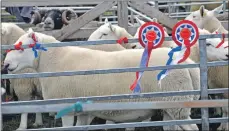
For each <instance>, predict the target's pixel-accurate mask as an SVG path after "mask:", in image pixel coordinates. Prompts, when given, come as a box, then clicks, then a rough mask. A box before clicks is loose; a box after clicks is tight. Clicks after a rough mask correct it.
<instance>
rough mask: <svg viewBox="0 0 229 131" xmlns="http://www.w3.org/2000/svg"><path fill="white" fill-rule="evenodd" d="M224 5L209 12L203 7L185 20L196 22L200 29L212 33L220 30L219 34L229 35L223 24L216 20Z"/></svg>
mask: <svg viewBox="0 0 229 131" xmlns="http://www.w3.org/2000/svg"><path fill="white" fill-rule="evenodd" d="M222 8H223V5H221V6H219V7H217V8H215V9H214V10H211V11H209V10H207V9H205V7H204V6H203V5H202V6H201V7H200V9H199V10H197V11H194V12H192V13H191V14H190V15H188V16H187V17H186V18H185V19H186V20H190V21H192V22H194V23H195V24H196V25H197V26H198V27H199V28H200V29H206V30H208V31H209V32H210V33H212V32H214V31H216V30H218V32H219V33H225V34H228V31H227V30H226V29H225V28H224V27H223V26H222V24H221V22H220V21H219V20H218V19H217V18H216V16H217V15H219V12H220V11H221V10H222Z"/></svg>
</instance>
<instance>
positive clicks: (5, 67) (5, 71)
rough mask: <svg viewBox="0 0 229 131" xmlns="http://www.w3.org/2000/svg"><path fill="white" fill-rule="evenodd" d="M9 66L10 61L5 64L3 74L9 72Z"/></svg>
mask: <svg viewBox="0 0 229 131" xmlns="http://www.w3.org/2000/svg"><path fill="white" fill-rule="evenodd" d="M9 66H10V64H8V63H6V64H4V65H3V68H2V70H1V73H2V74H7V72H8V71H7V69H8V67H9Z"/></svg>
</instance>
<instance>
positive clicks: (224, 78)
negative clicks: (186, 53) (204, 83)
mask: <svg viewBox="0 0 229 131" xmlns="http://www.w3.org/2000/svg"><path fill="white" fill-rule="evenodd" d="M199 32H200V34H211V33H210V32H208V31H207V30H204V29H203V30H201V29H199ZM220 42H221V39H220V38H214V39H207V40H206V44H207V54H208V55H207V57H208V61H209V62H211V61H218V60H220V61H227V60H228V41H225V42H224V44H223V45H222V46H221V47H220V48H216V46H217V45H218V44H219V43H220ZM189 58H191V59H192V60H193V61H195V62H196V63H198V62H199V61H200V60H199V44H198V43H197V44H195V45H194V46H193V47H192V48H191V53H190V57H189ZM208 86H209V88H228V66H217V67H209V68H208ZM226 94H227V93H225V94H224V96H227V95H226ZM225 98H226V99H228V97H225ZM222 109H223V116H224V117H228V111H227V110H228V109H227V108H222ZM218 129H220V130H223V129H226V130H228V124H227V123H222V124H221V126H220V127H219V128H218Z"/></svg>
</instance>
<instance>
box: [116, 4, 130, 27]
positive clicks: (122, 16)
mask: <svg viewBox="0 0 229 131" xmlns="http://www.w3.org/2000/svg"><path fill="white" fill-rule="evenodd" d="M127 7H128V5H127V2H126V1H118V8H117V9H118V10H117V12H118V25H119V26H121V27H123V28H125V29H126V30H127V29H128V14H129V13H128V8H127Z"/></svg>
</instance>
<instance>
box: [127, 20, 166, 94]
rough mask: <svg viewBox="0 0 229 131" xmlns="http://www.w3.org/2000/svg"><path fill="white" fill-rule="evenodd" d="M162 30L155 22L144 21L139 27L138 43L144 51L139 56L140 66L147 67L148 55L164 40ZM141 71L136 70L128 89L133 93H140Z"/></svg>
mask: <svg viewBox="0 0 229 131" xmlns="http://www.w3.org/2000/svg"><path fill="white" fill-rule="evenodd" d="M164 37H165V35H164V30H163V27H162V26H161V25H159V24H158V23H155V22H146V23H145V24H143V25H142V26H141V27H140V30H139V36H138V40H139V43H140V44H141V45H142V47H144V52H143V55H142V58H141V63H140V67H141V68H142V67H148V63H149V59H150V55H151V52H152V50H153V49H156V48H158V47H160V46H161V45H162V43H163V41H164ZM142 74H143V71H142V72H136V79H135V81H134V83H133V84H132V85H131V87H130V89H131V90H132V91H133V92H134V93H140V92H141V87H140V80H141V77H142Z"/></svg>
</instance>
